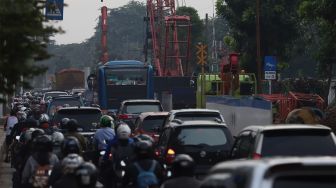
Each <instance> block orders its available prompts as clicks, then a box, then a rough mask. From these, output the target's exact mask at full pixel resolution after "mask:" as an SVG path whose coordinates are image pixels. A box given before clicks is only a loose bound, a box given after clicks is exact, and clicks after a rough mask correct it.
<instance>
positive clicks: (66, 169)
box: [62, 153, 84, 174]
mask: <svg viewBox="0 0 336 188" xmlns="http://www.w3.org/2000/svg"><path fill="white" fill-rule="evenodd" d="M83 162H84V160H83V157H81V156H80V155H78V154H76V153H71V154H69V155H67V156H66V157H65V158H64V159H63V160H62V167H63V173H64V174H70V173H74V172H75V170H76V168H78V167H79V165H81V164H82V163H83Z"/></svg>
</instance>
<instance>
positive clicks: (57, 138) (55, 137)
mask: <svg viewBox="0 0 336 188" xmlns="http://www.w3.org/2000/svg"><path fill="white" fill-rule="evenodd" d="M51 140H52V142H53V145H54V146H60V145H62V143H63V141H64V135H63V134H62V133H61V132H57V131H55V132H54V133H53V134H52V135H51Z"/></svg>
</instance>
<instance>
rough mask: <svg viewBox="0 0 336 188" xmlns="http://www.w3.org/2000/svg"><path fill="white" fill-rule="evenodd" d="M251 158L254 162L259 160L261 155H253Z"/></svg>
mask: <svg viewBox="0 0 336 188" xmlns="http://www.w3.org/2000/svg"><path fill="white" fill-rule="evenodd" d="M252 158H253V159H256V160H258V159H261V154H259V153H253V156H252Z"/></svg>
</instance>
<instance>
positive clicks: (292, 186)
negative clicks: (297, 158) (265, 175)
mask: <svg viewBox="0 0 336 188" xmlns="http://www.w3.org/2000/svg"><path fill="white" fill-rule="evenodd" d="M284 187H286V188H299V187H303V188H317V187H318V188H335V187H336V175H335V174H333V175H316V174H315V175H301V176H300V175H295V176H282V177H278V178H276V179H275V181H274V183H273V186H272V188H284Z"/></svg>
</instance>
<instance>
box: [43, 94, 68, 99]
mask: <svg viewBox="0 0 336 188" xmlns="http://www.w3.org/2000/svg"><path fill="white" fill-rule="evenodd" d="M61 95H68V93H66V92H57V93H46V94H45V96H44V98H45V99H47V98H50V97H58V96H61Z"/></svg>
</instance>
